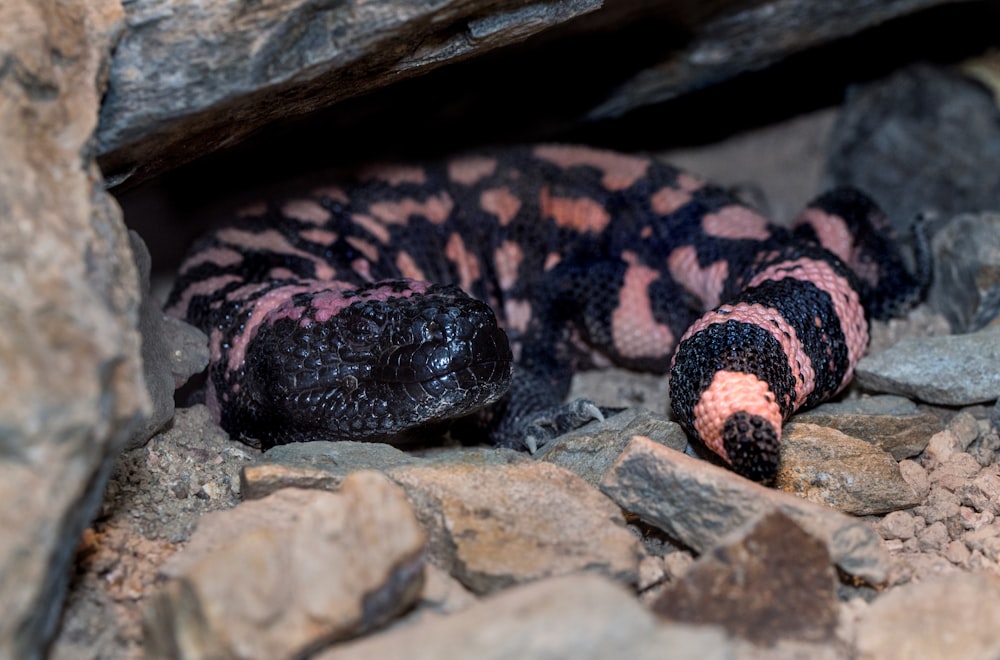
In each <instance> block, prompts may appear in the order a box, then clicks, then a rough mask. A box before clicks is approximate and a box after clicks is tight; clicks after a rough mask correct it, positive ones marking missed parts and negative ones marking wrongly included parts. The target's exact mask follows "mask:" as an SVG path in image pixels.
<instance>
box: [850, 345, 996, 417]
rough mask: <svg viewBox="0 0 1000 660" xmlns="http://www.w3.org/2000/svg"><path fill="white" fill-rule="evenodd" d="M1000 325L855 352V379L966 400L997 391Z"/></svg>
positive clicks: (943, 401) (946, 401) (946, 400)
mask: <svg viewBox="0 0 1000 660" xmlns="http://www.w3.org/2000/svg"><path fill="white" fill-rule="evenodd" d="M997 365H1000V326H989V327H987V328H985V329H983V330H980V331H979V332H972V333H969V334H964V335H950V336H946V337H923V338H914V339H906V340H903V341H900V342H899V343H898V344H896V345H895V346H893V347H892V348H889V349H887V350H885V351H882V352H881V353H877V354H875V355H867V356H865V357H863V358H861V362H860V363H858V368H857V372H856V373H857V383H858V385H860V386H861V387H864V388H866V389H868V390H871V391H875V392H887V393H889V394H900V395H903V396H908V397H911V398H915V399H918V400H920V401H926V402H928V403H936V404H940V405H945V406H967V405H971V404H974V403H984V402H992V401H995V400H996V398H997V393H998V392H1000V368H998V366H997Z"/></svg>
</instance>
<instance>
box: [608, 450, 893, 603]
mask: <svg viewBox="0 0 1000 660" xmlns="http://www.w3.org/2000/svg"><path fill="white" fill-rule="evenodd" d="M601 490H603V491H604V492H605V493H607V495H608V496H609V497H611V499H613V500H614V501H615V502H617V503H618V504H619V505H620V506H621V507H622V508H623V509H625V510H626V511H630V512H632V513H635V514H636V515H638V516H639V517H640V518H642V519H643V520H644V521H646V522H647V523H649V524H651V525H654V526H656V527H658V528H660V529H662V530H663V531H665V532H666V533H667V534H668V535H670V536H671V537H673V538H675V539H677V540H679V541H681V542H682V543H684V544H686V545H687V546H689V547H691V548H692V549H694V550H695V551H697V552H700V553H704V552H708V551H710V550H711V549H712V548H714V547H715V546H717V545H719V544H720V543H722V542H724V540H725V539H726V537H727V536H728V535H729V534H731V533H733V531H734V530H736V529H738V528H740V527H742V526H744V525H747V524H749V523H750V522H752V521H754V520H756V519H758V518H760V517H761V516H763V515H765V514H767V513H770V512H772V511H776V510H777V511H781V512H782V513H784V514H785V515H787V516H788V517H790V518H791V519H792V520H794V521H795V522H796V524H798V525H799V526H801V527H802V528H803V529H804V530H806V531H807V532H808V533H809V534H811V535H813V536H815V537H816V538H818V539H820V540H821V541H822V542H823V543H824V544H825V545H826V548H827V552H829V554H830V557H831V559H832V561H833V562H834V563H835V564H836V565H837V566H838V567H840V569H841V570H843V571H844V572H845V573H847V574H849V575H852V576H854V577H855V578H857V579H859V580H861V581H864V582H866V583H868V584H870V585H882V584H884V583H885V582H886V580H887V579H888V575H889V567H890V566H889V557H888V554H887V552H886V550H885V549H884V548H883V547H882V543H881V539H880V538H879V537H878V535H877V534H876V533H875V532H874V531H873V530H872V529H871V528H870V527H868V526H867V525H866V524H864V523H863V522H861V521H859V520H856V519H854V518H851V517H850V516H847V515H845V514H843V513H840V512H839V511H835V510H833V509H830V508H828V507H825V506H821V505H819V504H814V503H812V502H807V501H806V500H803V499H801V498H799V497H796V496H794V495H789V494H788V493H783V492H780V491H775V490H772V489H770V488H765V487H764V486H761V485H760V484H757V483H754V482H752V481H748V480H747V479H744V478H742V477H740V476H738V475H736V474H735V473H733V472H731V471H729V470H726V469H724V468H720V467H716V466H714V465H709V464H708V463H706V462H705V461H700V460H698V459H695V458H691V457H690V456H686V455H684V454H682V453H680V452H677V451H674V450H673V449H670V448H668V447H664V446H663V445H660V444H658V443H655V442H653V441H652V440H649V439H647V438H643V437H641V436H640V437H636V438H634V439H633V440H632V442H631V443H629V445H628V447H626V449H625V451H624V452H623V453H622V455H621V457H620V458H619V459H618V462H617V463H616V464H615V466H614V467H613V468H612V469H611V470H610V471H608V473H607V474H606V475H605V477H604V480H603V481H602V482H601Z"/></svg>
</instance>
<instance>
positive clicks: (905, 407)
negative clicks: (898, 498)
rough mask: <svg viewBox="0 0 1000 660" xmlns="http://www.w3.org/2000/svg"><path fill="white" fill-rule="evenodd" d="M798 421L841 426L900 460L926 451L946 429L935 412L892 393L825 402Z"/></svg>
mask: <svg viewBox="0 0 1000 660" xmlns="http://www.w3.org/2000/svg"><path fill="white" fill-rule="evenodd" d="M795 421H796V422H806V423H809V424H817V425H819V426H828V427H830V428H834V429H837V430H838V431H841V432H842V433H845V434H847V435H849V436H852V437H855V438H859V439H861V440H865V441H866V442H870V443H872V444H873V445H875V446H876V447H878V448H879V449H881V450H883V451H887V452H889V453H890V454H892V457H893V458H895V459H896V460H897V461H898V460H902V459H904V458H910V457H913V456H916V455H917V454H919V453H920V452H922V451H923V450H924V448H926V447H927V440H928V439H929V438H930V437H931V436H932V435H934V434H935V433H937V432H938V431H940V430H941V428H942V424H941V420H940V418H939V417H938V416H937V415H935V414H934V413H932V412H929V411H925V410H920V408H918V407H917V405H916V404H915V403H913V402H912V401H910V400H909V399H906V398H903V397H900V396H891V395H881V396H869V397H863V398H859V399H848V400H846V401H838V402H832V403H824V404H823V405H821V406H818V407H816V408H813V409H812V410H807V411H805V412H803V413H800V414H798V415H796V417H795Z"/></svg>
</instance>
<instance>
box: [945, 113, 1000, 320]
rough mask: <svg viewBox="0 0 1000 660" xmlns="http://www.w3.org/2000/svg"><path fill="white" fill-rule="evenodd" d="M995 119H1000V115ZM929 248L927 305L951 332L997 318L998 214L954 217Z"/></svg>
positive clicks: (999, 306) (999, 296)
mask: <svg viewBox="0 0 1000 660" xmlns="http://www.w3.org/2000/svg"><path fill="white" fill-rule="evenodd" d="M997 116H998V121H1000V111H998V113H997ZM997 139H998V141H1000V137H998V138H997ZM998 149H1000V147H998ZM994 208H1000V201H997V202H996V203H995V204H994ZM932 245H933V248H934V267H935V270H934V282H933V283H932V284H931V289H930V292H929V294H928V297H929V300H930V303H931V304H932V305H934V307H935V308H936V309H938V310H940V311H941V312H942V313H943V314H944V315H945V316H946V317H947V318H948V321H949V322H950V323H951V325H952V327H953V328H955V331H956V332H967V331H969V330H978V329H980V328H982V327H983V326H985V325H986V324H988V323H989V322H990V321H992V320H993V319H995V318H996V317H997V315H998V314H1000V213H979V214H975V215H969V214H965V215H958V216H955V217H954V218H952V219H951V220H949V221H948V223H947V224H946V225H945V226H944V227H942V228H941V229H940V230H939V231H938V232H937V233H936V234H935V235H934V240H933V243H932Z"/></svg>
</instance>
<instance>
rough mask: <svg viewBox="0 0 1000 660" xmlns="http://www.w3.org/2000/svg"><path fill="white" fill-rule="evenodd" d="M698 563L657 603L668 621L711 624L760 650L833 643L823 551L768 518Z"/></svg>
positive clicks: (780, 517) (795, 529)
mask: <svg viewBox="0 0 1000 660" xmlns="http://www.w3.org/2000/svg"><path fill="white" fill-rule="evenodd" d="M734 537H735V538H733V539H731V540H729V541H728V542H726V543H723V544H721V545H719V546H716V547H715V548H713V549H712V550H710V551H709V552H706V553H705V554H704V555H702V556H701V557H699V558H698V560H697V561H696V562H695V563H694V564H692V565H691V566H690V567H689V568H688V569H687V571H685V572H684V574H683V575H682V576H681V578H680V579H679V580H677V581H676V582H674V583H671V584H670V585H669V586H667V588H666V589H664V590H663V592H662V593H661V594H660V596H659V598H657V600H656V603H654V605H653V610H654V611H655V612H656V613H657V614H659V615H661V616H663V617H666V618H668V619H670V620H673V621H684V622H689V623H701V624H719V625H721V626H722V627H723V628H724V629H725V630H726V631H727V632H729V634H731V635H733V636H734V637H741V638H743V639H746V640H749V641H751V642H753V643H755V644H758V645H761V646H773V645H775V644H777V643H778V642H779V641H782V640H790V639H791V640H799V641H806V642H833V641H834V639H835V637H836V628H837V617H838V613H839V610H838V606H837V597H836V584H837V576H836V573H835V572H834V570H833V566H832V565H831V564H830V555H829V554H828V553H827V551H826V547H825V546H824V545H823V543H822V542H820V541H819V540H818V539H816V538H815V537H813V536H811V535H809V534H807V533H806V532H805V531H804V530H803V529H802V528H801V527H800V526H799V525H797V524H796V523H795V522H794V521H792V519H791V518H789V517H788V516H786V515H785V514H783V513H781V512H780V511H772V512H771V513H767V514H765V515H764V516H763V517H762V518H760V519H758V520H756V521H754V522H752V523H751V524H750V525H749V527H748V528H746V529H742V530H738V531H737V532H736V533H735V534H734Z"/></svg>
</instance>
